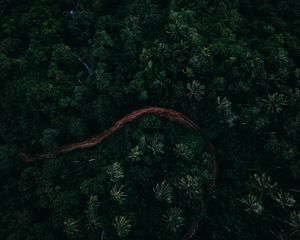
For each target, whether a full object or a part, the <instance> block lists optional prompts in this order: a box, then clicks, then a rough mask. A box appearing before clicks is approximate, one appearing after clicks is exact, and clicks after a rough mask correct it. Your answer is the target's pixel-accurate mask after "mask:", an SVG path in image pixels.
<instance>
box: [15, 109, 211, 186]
mask: <svg viewBox="0 0 300 240" xmlns="http://www.w3.org/2000/svg"><path fill="white" fill-rule="evenodd" d="M145 114H156V115H159V116H161V117H164V118H168V119H169V120H170V121H173V122H176V123H179V124H182V125H184V126H186V127H188V128H191V129H194V130H196V131H197V132H198V133H199V134H200V135H201V136H202V137H203V138H204V139H205V141H206V144H207V150H208V151H209V152H210V154H211V156H212V161H213V170H212V171H213V176H214V177H213V181H212V183H211V186H210V188H211V189H212V188H214V186H215V179H216V174H217V163H216V154H215V150H214V146H213V144H212V143H211V142H210V141H209V140H208V138H207V137H206V136H205V134H204V131H203V129H202V128H200V127H199V126H198V125H197V124H196V123H194V122H193V121H192V120H191V119H189V118H188V117H186V116H185V115H184V114H182V113H180V112H177V111H175V110H172V109H168V108H161V107H145V108H141V109H138V110H136V111H133V112H132V113H129V114H128V115H126V116H125V117H123V118H121V119H120V120H119V121H117V122H116V123H115V125H114V126H112V127H111V128H109V129H107V130H105V131H104V132H103V133H101V134H99V135H97V136H95V137H90V138H88V139H87V140H84V141H81V142H77V143H72V144H67V145H64V146H61V147H60V148H58V149H57V151H55V152H53V153H51V154H45V153H44V154H35V155H28V154H26V153H25V152H20V156H21V158H22V160H23V161H24V162H27V163H29V162H33V161H36V160H42V159H51V158H53V156H54V157H56V156H59V155H62V154H65V153H68V152H71V151H74V150H78V149H85V148H90V147H93V146H95V145H97V144H99V143H101V142H102V141H103V140H104V139H106V138H107V137H109V136H111V135H112V134H113V133H115V132H116V131H118V130H119V129H121V128H122V127H123V126H124V125H125V124H126V123H129V122H132V121H134V120H135V119H137V118H139V117H141V116H143V115H145Z"/></svg>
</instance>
